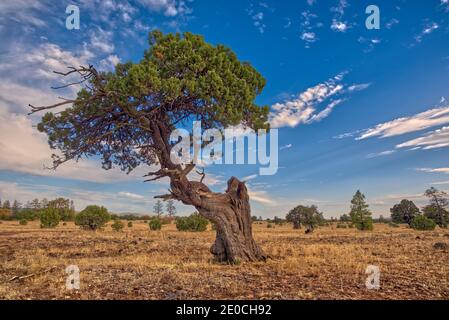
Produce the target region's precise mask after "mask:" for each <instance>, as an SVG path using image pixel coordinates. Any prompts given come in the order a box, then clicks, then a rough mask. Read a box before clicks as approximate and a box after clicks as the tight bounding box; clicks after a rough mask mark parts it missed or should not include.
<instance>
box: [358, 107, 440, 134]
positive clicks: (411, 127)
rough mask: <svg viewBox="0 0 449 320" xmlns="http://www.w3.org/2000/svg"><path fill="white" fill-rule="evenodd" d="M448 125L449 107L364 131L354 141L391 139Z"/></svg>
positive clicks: (428, 111) (435, 109)
mask: <svg viewBox="0 0 449 320" xmlns="http://www.w3.org/2000/svg"><path fill="white" fill-rule="evenodd" d="M447 123H449V106H445V107H440V108H434V109H430V110H427V111H424V112H421V113H418V114H416V115H413V116H409V117H402V118H398V119H395V120H392V121H388V122H384V123H381V124H378V125H376V126H375V127H373V128H369V129H366V130H364V131H363V132H362V133H361V134H360V135H359V136H358V137H357V138H356V140H363V139H368V138H373V137H381V138H386V137H393V136H398V135H403V134H406V133H411V132H417V131H422V130H425V129H429V128H432V127H436V126H439V125H444V124H447Z"/></svg>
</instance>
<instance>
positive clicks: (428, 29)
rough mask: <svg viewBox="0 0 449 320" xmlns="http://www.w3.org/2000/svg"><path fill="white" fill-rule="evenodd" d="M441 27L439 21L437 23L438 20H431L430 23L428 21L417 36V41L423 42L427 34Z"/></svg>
mask: <svg viewBox="0 0 449 320" xmlns="http://www.w3.org/2000/svg"><path fill="white" fill-rule="evenodd" d="M439 28H440V26H439V25H438V23H436V22H430V23H427V24H426V25H425V26H424V27H423V29H422V31H421V32H420V33H419V34H418V35H416V36H415V40H416V42H418V43H419V42H422V40H423V38H424V37H425V36H427V35H429V34H431V33H432V32H433V31H435V30H437V29H439Z"/></svg>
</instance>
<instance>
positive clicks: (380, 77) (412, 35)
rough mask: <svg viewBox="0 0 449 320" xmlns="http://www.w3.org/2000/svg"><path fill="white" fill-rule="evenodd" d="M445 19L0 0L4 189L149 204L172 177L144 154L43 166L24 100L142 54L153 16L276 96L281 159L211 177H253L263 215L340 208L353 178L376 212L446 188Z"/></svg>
mask: <svg viewBox="0 0 449 320" xmlns="http://www.w3.org/2000/svg"><path fill="white" fill-rule="evenodd" d="M69 4H76V5H78V6H79V8H80V15H81V28H80V30H67V29H66V28H65V19H66V17H67V15H66V14H65V8H66V6H67V5H69ZM370 4H375V5H377V6H378V7H379V8H380V17H381V28H380V30H368V29H367V28H366V26H365V19H366V18H367V16H368V15H367V14H365V8H366V7H367V6H368V5H370ZM448 19H449V1H448V0H419V1H418V0H415V1H412V0H409V1H405V0H398V1H354V0H353V1H351V0H346V1H344V0H333V1H330V0H329V1H324V0H308V1H307V0H304V1H221V0H217V1H204V0H191V1H178V0H136V1H131V0H121V1H113V0H108V1H98V0H78V1H59V3H58V4H55V1H49V0H30V1H25V0H19V1H2V3H1V4H0V39H1V42H0V74H1V77H0V123H1V125H0V199H2V200H4V199H6V198H8V199H10V200H13V199H18V200H20V201H22V202H25V201H26V200H29V199H32V198H35V197H39V198H42V197H47V198H53V197H56V196H64V197H70V198H72V199H74V200H75V204H76V207H77V209H82V208H83V207H84V206H85V205H88V204H93V203H95V204H97V203H99V204H103V205H105V206H107V207H108V208H109V209H110V210H112V211H115V212H139V213H151V211H152V207H153V203H154V200H153V199H152V197H153V196H155V195H158V194H162V193H164V192H165V191H166V189H167V187H168V186H167V184H166V183H165V182H163V181H161V182H159V183H155V184H144V183H143V182H142V177H141V176H142V175H143V174H144V173H145V171H146V168H139V169H138V170H136V172H134V173H132V174H131V175H130V176H127V175H125V174H124V173H121V172H119V171H118V170H111V171H102V170H101V169H100V166H99V164H98V162H97V161H96V160H95V159H88V160H83V161H81V162H79V163H68V164H66V165H64V166H63V167H61V168H59V169H58V170H57V171H56V172H51V171H48V170H45V169H44V168H43V167H44V164H47V165H48V164H49V163H50V155H51V151H50V150H49V148H48V146H47V144H46V139H45V136H42V135H41V134H39V133H38V132H37V131H36V129H35V128H33V127H32V126H33V124H36V123H37V121H38V118H37V117H36V116H33V117H28V116H27V115H26V113H27V111H28V110H27V108H26V106H27V105H28V104H29V103H32V104H35V105H44V104H49V103H52V102H54V101H56V99H57V97H58V95H61V93H60V92H59V93H57V92H54V91H52V90H51V89H50V86H51V85H55V84H57V78H56V77H55V75H54V74H52V71H53V70H61V69H64V68H65V66H66V65H77V64H86V63H91V64H94V65H96V66H98V68H100V69H103V70H112V69H113V68H114V65H115V64H116V63H118V62H126V61H129V60H131V61H138V60H139V59H140V58H141V56H142V53H143V50H145V48H146V47H147V34H148V32H149V31H150V30H152V29H156V28H157V29H161V30H162V31H164V32H177V31H178V32H183V31H190V32H193V33H198V34H202V35H204V36H205V39H206V40H207V41H208V42H211V43H214V44H218V43H222V44H225V45H227V46H229V47H231V48H232V49H233V50H234V51H235V52H236V53H237V55H238V56H239V58H240V59H241V60H245V61H249V62H251V63H252V64H253V65H254V66H255V67H256V68H257V69H258V70H259V72H261V73H262V74H263V75H264V77H265V78H266V79H267V85H266V88H265V90H264V91H263V93H262V94H261V95H260V96H259V97H258V98H257V102H258V103H259V104H261V105H269V106H271V115H270V122H271V124H272V126H273V127H275V128H278V129H279V145H280V146H282V148H281V149H282V150H280V152H279V162H280V169H279V171H278V173H277V174H276V175H274V176H258V175H257V173H258V171H259V170H258V169H259V168H258V167H257V166H250V165H245V166H240V165H228V166H211V167H207V168H206V173H207V180H206V181H207V182H208V183H209V184H210V185H211V188H213V189H214V190H217V191H222V190H224V188H225V185H226V180H227V179H228V178H229V177H230V176H232V175H235V176H237V177H239V178H246V180H248V187H249V189H250V193H251V197H252V206H253V214H254V215H257V216H263V217H272V216H275V215H277V216H284V215H285V214H286V212H288V210H289V209H291V208H292V207H294V206H296V205H298V204H306V205H309V204H317V205H318V206H319V208H320V209H321V210H322V211H323V212H324V213H325V215H326V216H327V217H330V216H339V215H341V214H343V213H347V212H348V210H349V201H350V199H351V197H352V195H353V194H354V193H355V191H356V190H357V189H360V190H361V191H362V192H364V193H365V194H366V196H367V199H368V201H369V203H370V205H371V209H372V211H373V212H374V214H375V215H376V216H377V215H379V214H383V215H388V214H389V208H390V207H391V206H392V205H393V204H394V203H396V202H398V201H400V200H401V199H402V198H409V199H412V200H414V201H416V202H417V203H418V204H419V205H423V204H424V203H425V199H424V197H423V196H422V194H423V192H424V190H425V189H426V188H428V187H430V186H431V185H434V186H436V187H438V188H440V189H442V190H448V189H449V157H448V156H449V103H448V102H447V101H446V97H447V98H448V99H449V87H448V85H447V84H448V83H449V41H447V40H448V36H449V32H448V31H449V23H448V22H449V21H448ZM63 94H64V95H65V96H70V95H73V94H74V91H66V92H63ZM193 210H194V209H193V208H189V207H184V206H181V205H178V211H179V212H180V213H181V214H185V213H190V212H192V211H193Z"/></svg>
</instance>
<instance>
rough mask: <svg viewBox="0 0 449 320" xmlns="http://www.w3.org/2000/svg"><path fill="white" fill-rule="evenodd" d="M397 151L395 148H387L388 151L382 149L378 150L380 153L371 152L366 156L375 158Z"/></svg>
mask: <svg viewBox="0 0 449 320" xmlns="http://www.w3.org/2000/svg"><path fill="white" fill-rule="evenodd" d="M395 152H396V151H395V150H387V151H382V152H378V153H370V154H369V155H367V156H366V158H367V159H373V158H378V157H384V156H389V155H392V154H393V153H395Z"/></svg>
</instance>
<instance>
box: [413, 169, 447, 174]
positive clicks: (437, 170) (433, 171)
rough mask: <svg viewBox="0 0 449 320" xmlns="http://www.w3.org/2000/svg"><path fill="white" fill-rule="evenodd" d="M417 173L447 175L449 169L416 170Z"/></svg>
mask: <svg viewBox="0 0 449 320" xmlns="http://www.w3.org/2000/svg"><path fill="white" fill-rule="evenodd" d="M416 170H417V171H421V172H427V173H444V174H449V168H433V169H432V168H418V169H416Z"/></svg>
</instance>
